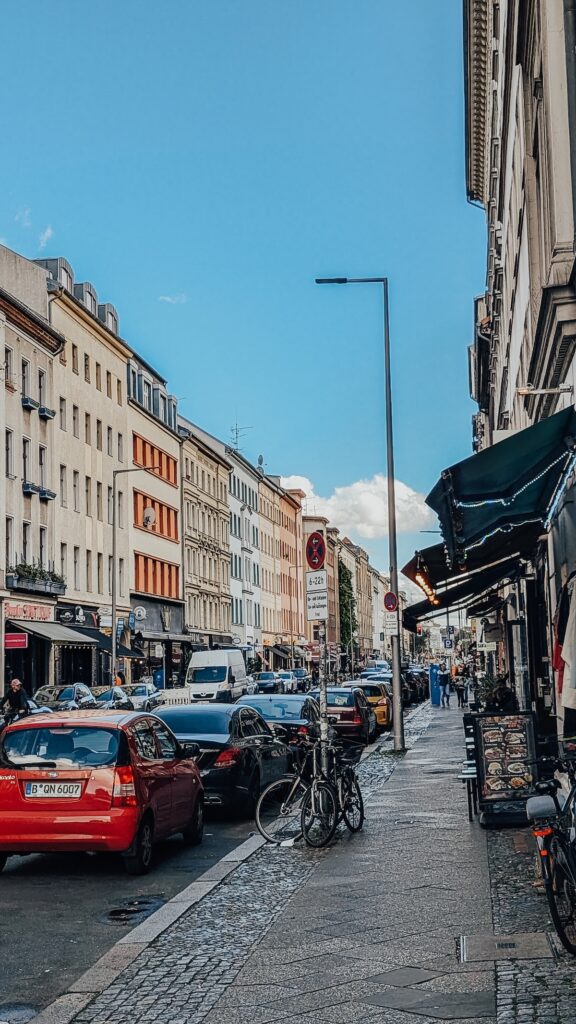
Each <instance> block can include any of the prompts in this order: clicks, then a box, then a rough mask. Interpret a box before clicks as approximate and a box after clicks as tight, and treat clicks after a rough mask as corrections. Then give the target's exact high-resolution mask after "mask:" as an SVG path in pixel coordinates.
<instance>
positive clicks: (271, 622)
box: [258, 473, 284, 669]
mask: <svg viewBox="0 0 576 1024" xmlns="http://www.w3.org/2000/svg"><path fill="white" fill-rule="evenodd" d="M258 495H259V502H258V503H259V510H260V583H261V588H260V592H261V600H262V661H263V665H264V668H268V669H271V668H274V667H276V665H278V667H280V666H282V665H283V664H284V658H283V657H279V655H278V652H274V647H275V646H276V645H277V644H280V643H281V642H282V632H281V631H282V577H281V571H280V498H281V495H282V488H281V487H279V486H278V484H275V483H274V482H273V481H272V480H270V479H269V477H267V476H265V474H264V473H261V474H260V479H259V481H258ZM282 653H283V652H282Z"/></svg>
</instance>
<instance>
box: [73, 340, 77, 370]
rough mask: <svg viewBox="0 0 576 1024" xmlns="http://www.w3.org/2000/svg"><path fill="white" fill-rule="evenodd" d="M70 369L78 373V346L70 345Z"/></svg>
mask: <svg viewBox="0 0 576 1024" xmlns="http://www.w3.org/2000/svg"><path fill="white" fill-rule="evenodd" d="M72 369H73V370H74V373H78V346H77V345H72Z"/></svg>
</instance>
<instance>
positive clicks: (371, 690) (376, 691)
mask: <svg viewBox="0 0 576 1024" xmlns="http://www.w3.org/2000/svg"><path fill="white" fill-rule="evenodd" d="M362 692H363V693H364V696H366V697H381V696H382V692H381V690H380V687H379V686H365V685H364V683H363V684H362Z"/></svg>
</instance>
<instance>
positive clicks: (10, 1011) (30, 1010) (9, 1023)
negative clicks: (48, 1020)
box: [0, 1003, 38, 1024]
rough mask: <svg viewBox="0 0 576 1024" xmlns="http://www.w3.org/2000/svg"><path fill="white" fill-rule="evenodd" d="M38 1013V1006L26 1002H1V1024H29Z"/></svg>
mask: <svg viewBox="0 0 576 1024" xmlns="http://www.w3.org/2000/svg"><path fill="white" fill-rule="evenodd" d="M37 1013H38V1008H37V1007H36V1006H27V1005H26V1003H1V1004H0V1024H27V1022H28V1021H29V1020H32V1017H35V1016H36V1014H37Z"/></svg>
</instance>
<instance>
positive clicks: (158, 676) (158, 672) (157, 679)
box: [152, 668, 164, 690]
mask: <svg viewBox="0 0 576 1024" xmlns="http://www.w3.org/2000/svg"><path fill="white" fill-rule="evenodd" d="M152 680H153V682H154V686H155V687H156V689H157V690H163V689H164V669H163V668H157V669H155V670H154V672H153V673H152Z"/></svg>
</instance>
